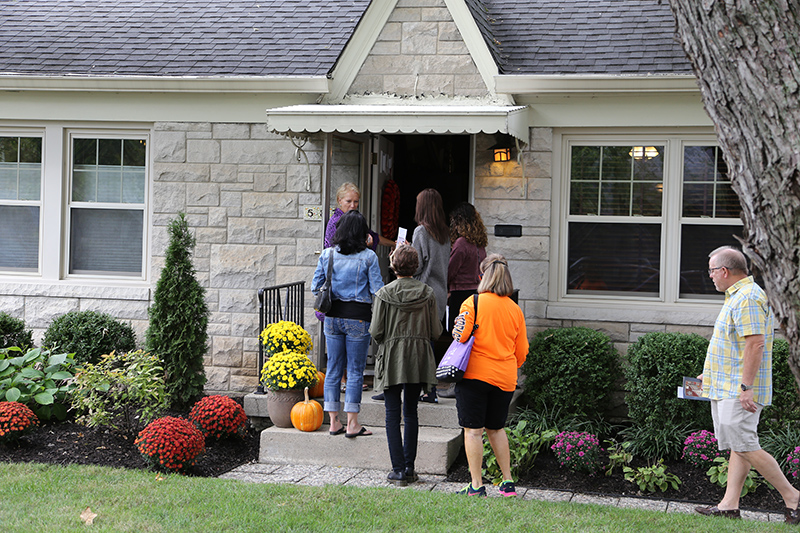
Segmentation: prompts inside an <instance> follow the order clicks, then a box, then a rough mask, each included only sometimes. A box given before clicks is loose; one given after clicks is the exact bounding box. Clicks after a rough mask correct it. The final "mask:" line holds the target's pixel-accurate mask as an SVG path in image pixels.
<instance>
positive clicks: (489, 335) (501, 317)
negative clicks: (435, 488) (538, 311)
mask: <svg viewBox="0 0 800 533" xmlns="http://www.w3.org/2000/svg"><path fill="white" fill-rule="evenodd" d="M480 271H481V275H482V278H481V282H480V284H479V285H478V314H477V318H476V315H475V307H474V303H473V299H472V298H468V299H467V300H465V301H464V303H463V304H462V305H461V312H460V314H459V315H458V318H456V322H455V325H454V327H453V338H454V339H456V340H457V341H459V342H467V340H469V334H470V332H472V335H473V336H474V337H475V343H474V344H473V345H472V353H471V355H470V358H469V364H468V365H467V370H466V371H465V372H464V378H463V379H462V380H461V381H460V382H458V383H457V384H456V406H457V407H458V423H459V425H460V426H461V427H463V428H464V449H465V451H466V454H467V462H468V463H469V472H470V477H471V478H472V480H471V482H470V484H469V485H468V486H467V487H465V488H464V489H462V490H460V491H458V493H459V494H466V495H468V496H486V488H485V487H484V486H483V479H482V477H481V463H482V462H483V432H484V431H486V436H487V437H488V438H489V444H491V446H492V450H493V451H494V455H495V457H496V458H497V464H498V466H499V467H500V470H501V471H502V473H503V482H502V483H501V484H500V494H501V495H503V496H516V495H517V491H516V487H515V486H514V481H513V479H512V478H511V454H510V451H509V447H508V436H507V435H506V431H505V425H506V418H507V417H508V407H509V405H510V404H511V398H512V397H513V396H514V389H515V388H516V386H517V369H519V367H521V366H522V363H524V362H525V358H526V357H527V355H528V333H527V331H526V329H525V316H524V315H523V313H522V310H521V309H520V308H519V306H518V305H517V304H516V303H514V301H513V300H512V299H511V298H509V296H510V295H511V294H512V292H513V291H514V284H513V282H512V281H511V273H510V272H509V270H508V262H507V261H506V259H505V258H504V257H503V256H502V255H499V254H492V255H490V256H488V257H487V258H486V259H484V260H483V261H482V262H481V266H480ZM476 323H477V327H475V328H474V331H473V325H474V324H476Z"/></svg>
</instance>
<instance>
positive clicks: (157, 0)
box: [0, 0, 369, 76]
mask: <svg viewBox="0 0 800 533" xmlns="http://www.w3.org/2000/svg"><path fill="white" fill-rule="evenodd" d="M368 5H369V0H336V1H331V0H250V1H244V0H225V1H220V0H216V1H215V0H186V1H175V0H172V1H170V0H24V1H10V2H9V1H4V2H0V73H17V74H30V75H42V76H45V75H79V76H87V75H88V76H110V75H138V76H321V75H325V74H327V72H328V71H329V70H330V69H331V67H332V66H333V65H334V63H335V62H336V59H337V57H338V56H339V54H340V53H341V51H342V49H343V48H344V45H345V44H346V43H347V40H348V39H349V38H350V35H351V34H352V32H353V30H354V28H355V27H356V24H357V23H358V21H359V20H360V18H361V15H362V14H363V12H364V10H365V9H366V7H367V6H368Z"/></svg>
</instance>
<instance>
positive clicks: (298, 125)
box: [267, 105, 529, 143]
mask: <svg viewBox="0 0 800 533" xmlns="http://www.w3.org/2000/svg"><path fill="white" fill-rule="evenodd" d="M528 125H529V122H528V109H527V107H526V106H479V105H473V106H462V105H444V106H432V105H407V106H404V105H295V106H288V107H278V108H275V109H268V110H267V126H268V127H269V129H270V130H271V131H275V132H278V133H316V132H320V131H322V132H325V133H332V132H339V133H347V132H355V133H364V132H370V133H453V134H460V133H498V132H499V133H507V134H509V135H513V136H514V137H516V138H518V139H520V140H521V141H522V142H524V143H527V142H528Z"/></svg>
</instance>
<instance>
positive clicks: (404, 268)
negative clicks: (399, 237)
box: [389, 244, 419, 276]
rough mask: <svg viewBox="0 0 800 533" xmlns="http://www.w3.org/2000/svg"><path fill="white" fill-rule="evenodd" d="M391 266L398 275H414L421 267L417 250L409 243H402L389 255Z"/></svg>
mask: <svg viewBox="0 0 800 533" xmlns="http://www.w3.org/2000/svg"><path fill="white" fill-rule="evenodd" d="M389 268H391V269H392V271H393V272H394V273H395V274H397V275H398V276H413V275H414V274H415V273H416V272H417V269H418V268H419V254H417V250H416V249H414V247H413V246H409V245H408V244H401V245H400V246H398V247H397V248H395V250H394V252H392V253H391V255H390V256H389Z"/></svg>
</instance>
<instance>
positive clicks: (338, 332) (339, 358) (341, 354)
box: [323, 316, 371, 413]
mask: <svg viewBox="0 0 800 533" xmlns="http://www.w3.org/2000/svg"><path fill="white" fill-rule="evenodd" d="M324 324H325V328H324V329H325V342H326V343H327V345H328V368H327V372H326V373H325V405H324V406H323V409H324V410H325V411H326V412H338V411H339V409H340V408H341V401H340V398H341V389H340V386H339V384H340V383H341V381H342V374H343V373H344V369H345V368H347V389H346V391H345V393H344V411H345V412H346V413H358V412H359V411H361V393H362V392H363V390H362V389H361V387H362V385H363V384H364V366H366V364H367V350H368V349H369V341H370V340H371V337H370V336H369V322H364V321H363V320H354V319H351V318H338V317H330V316H326V317H325V322H324Z"/></svg>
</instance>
